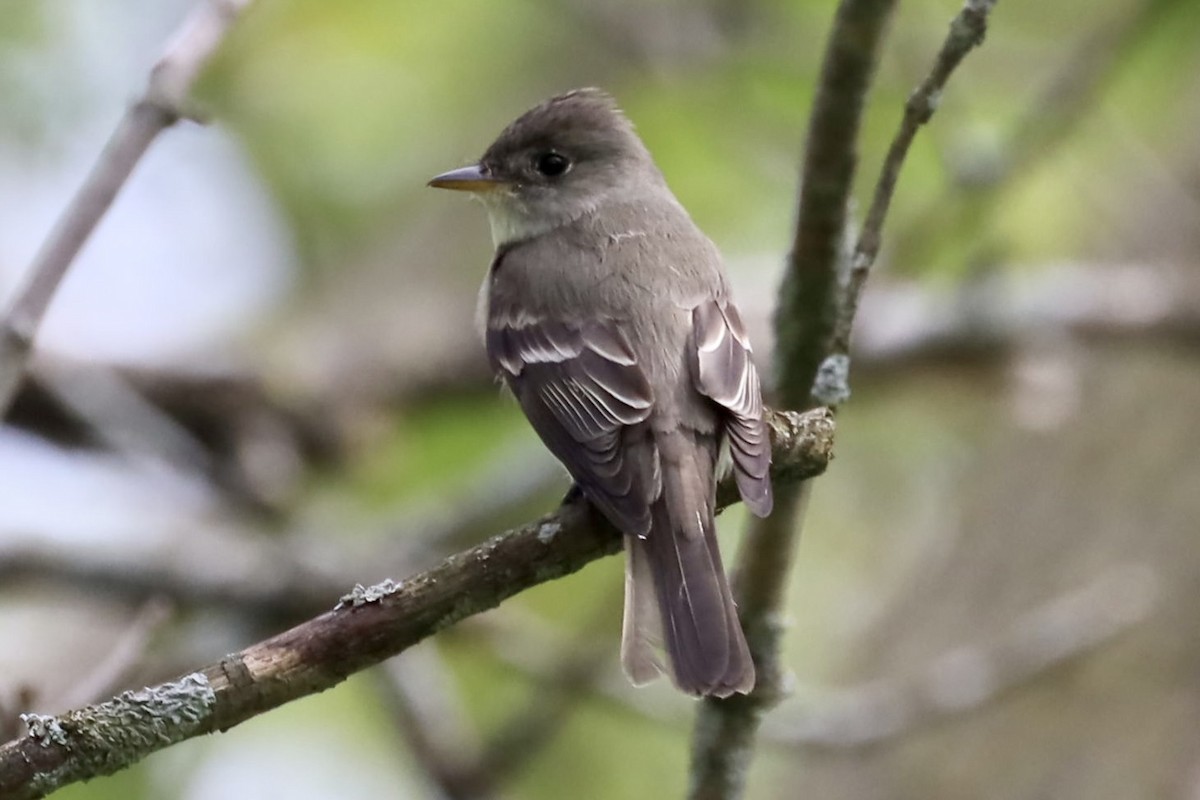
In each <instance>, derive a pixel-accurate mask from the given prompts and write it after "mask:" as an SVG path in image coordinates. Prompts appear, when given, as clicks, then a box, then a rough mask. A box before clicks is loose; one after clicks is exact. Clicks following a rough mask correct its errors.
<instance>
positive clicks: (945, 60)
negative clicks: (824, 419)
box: [829, 0, 996, 396]
mask: <svg viewBox="0 0 1200 800" xmlns="http://www.w3.org/2000/svg"><path fill="white" fill-rule="evenodd" d="M995 4H996V0H967V2H966V4H965V5H963V9H962V11H960V12H959V13H958V16H956V17H955V18H954V20H953V21H952V22H951V23H950V33H949V34H948V35H947V36H946V40H945V41H944V42H942V49H941V50H940V51H938V54H937V58H936V59H935V60H934V63H933V69H931V70H930V71H929V74H928V75H926V76H925V80H923V81H921V84H920V85H919V86H918V87H917V88H916V89H915V90H914V91H913V93H912V94H911V95H909V97H908V102H906V103H905V104H904V117H903V119H901V120H900V129H899V130H898V131H896V135H895V137H894V138H893V139H892V143H891V145H890V146H889V147H888V152H887V156H886V157H885V158H884V161H883V169H882V170H881V171H880V174H879V180H878V181H877V182H876V184H875V193H874V196H873V197H872V198H871V208H870V210H868V211H867V220H866V222H865V223H864V224H863V229H862V233H861V234H859V237H858V243H857V244H856V245H855V247H854V257H853V259H851V262H850V275H849V277H848V279H847V282H846V291H845V293H844V295H843V297H842V301H841V303H840V304H839V307H838V315H837V321H836V323H835V325H834V330H833V341H832V343H831V345H830V349H829V350H830V352H829V355H831V356H846V355H847V354H848V353H849V352H850V331H851V329H852V328H853V327H854V317H855V315H856V314H857V313H858V302H859V298H860V297H861V296H862V291H863V287H865V286H866V284H867V276H868V275H870V273H871V267H872V266H874V264H875V258H876V257H877V256H878V255H879V245H880V242H881V240H882V237H883V223H884V220H885V219H886V218H887V212H888V208H889V207H890V206H891V203H892V195H893V194H895V191H896V181H897V180H898V179H899V178H900V168H901V167H903V166H904V159H905V158H906V157H907V156H908V148H909V147H910V146H911V145H912V143H913V139H915V138H916V136H917V131H919V130H920V129H921V126H922V125H924V124H925V123H927V122H929V120H930V119H931V118H932V117H933V112H934V111H936V110H937V107H938V103H939V102H941V96H942V90H943V89H945V88H946V81H947V80H949V79H950V74H951V73H952V72H954V70H955V68H957V67H958V65H959V64H960V63H962V60H963V59H964V58H966V56H967V53H969V52H971V50H973V49H974V48H976V47H978V46H979V45H980V44H982V43H983V37H984V35H985V34H986V33H987V18H988V13H989V12H990V11H991V10H992V7H993V6H994V5H995ZM840 388H841V389H842V391H841V394H842V395H843V396H849V393H850V390H849V386H847V385H843V386H842V387H840Z"/></svg>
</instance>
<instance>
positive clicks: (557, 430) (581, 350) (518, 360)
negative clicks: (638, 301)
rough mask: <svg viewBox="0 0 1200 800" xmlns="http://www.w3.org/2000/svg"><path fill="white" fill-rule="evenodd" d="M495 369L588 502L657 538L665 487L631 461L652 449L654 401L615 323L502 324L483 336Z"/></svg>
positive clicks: (495, 321)
mask: <svg viewBox="0 0 1200 800" xmlns="http://www.w3.org/2000/svg"><path fill="white" fill-rule="evenodd" d="M485 339H486V343H487V350H488V356H489V358H490V359H491V362H492V366H493V368H494V369H496V370H497V371H498V372H500V373H501V375H502V376H503V377H504V379H505V381H506V382H507V383H508V384H509V386H510V387H511V388H512V390H513V393H514V394H515V395H516V396H517V400H518V401H519V402H520V403H521V407H522V409H523V410H524V411H525V415H526V416H527V417H528V418H529V421H530V423H531V424H532V425H533V427H534V430H536V431H537V433H538V435H539V436H541V438H542V441H544V442H545V443H546V446H547V447H548V448H549V449H550V451H551V452H552V453H554V455H555V456H557V457H558V459H559V460H560V461H562V462H563V464H564V465H565V466H566V467H567V470H568V471H569V472H570V473H571V476H572V477H573V478H574V479H575V481H576V482H577V483H579V485H580V486H581V487H582V488H583V489H584V490H585V491H586V493H587V495H588V497H589V498H590V499H591V500H592V502H594V503H595V504H596V505H597V506H598V507H599V508H600V509H601V511H603V512H604V513H605V514H606V515H607V516H608V517H609V518H610V519H611V520H612V521H613V522H614V524H616V525H617V526H618V527H619V528H621V529H622V530H623V531H625V532H626V533H627V534H632V535H640V536H644V535H646V534H647V533H648V532H649V529H650V504H651V503H652V502H653V501H654V499H655V498H656V497H657V496H658V493H659V491H660V482H661V478H660V477H659V475H658V473H657V470H656V469H654V468H653V467H652V471H651V473H650V474H648V475H638V474H636V471H637V469H639V466H638V464H639V463H643V464H651V465H654V464H656V463H657V459H656V458H651V459H637V458H633V457H631V455H630V454H631V452H632V451H633V450H634V449H636V448H638V447H653V444H652V442H651V440H650V438H649V435H648V433H647V432H644V431H640V430H639V428H638V426H639V423H642V422H644V421H646V419H648V418H649V416H650V411H651V408H652V406H653V405H654V396H653V393H652V392H651V389H650V384H649V382H648V381H647V380H646V376H645V374H644V373H643V371H642V369H641V367H640V366H639V364H638V360H637V357H636V356H635V354H634V352H633V349H632V348H631V347H630V345H629V342H628V341H627V340H626V338H625V336H624V334H623V333H622V332H621V330H620V328H619V327H618V326H617V324H616V323H615V322H614V321H612V320H589V321H587V322H582V323H572V322H564V321H561V320H552V319H542V318H538V317H535V316H532V315H530V314H528V313H522V314H515V315H507V316H496V317H493V318H492V319H490V320H489V321H488V328H487V331H486V335H485Z"/></svg>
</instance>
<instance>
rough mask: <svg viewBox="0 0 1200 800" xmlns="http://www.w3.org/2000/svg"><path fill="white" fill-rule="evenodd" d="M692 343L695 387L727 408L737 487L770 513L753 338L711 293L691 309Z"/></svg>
mask: <svg viewBox="0 0 1200 800" xmlns="http://www.w3.org/2000/svg"><path fill="white" fill-rule="evenodd" d="M692 349H693V353H694V361H693V379H694V383H695V386H696V389H697V390H698V391H699V392H701V393H702V394H704V395H707V396H708V397H709V398H711V399H712V400H713V401H714V402H715V403H717V404H718V405H719V406H721V407H722V408H723V409H724V410H725V412H726V413H725V414H724V415H723V416H724V419H723V423H724V431H725V434H726V440H727V441H728V443H729V450H730V454H731V455H732V457H733V470H734V477H735V479H736V480H737V485H738V491H739V492H740V493H741V495H742V499H743V500H744V501H745V503H746V505H747V506H748V507H749V508H750V510H751V511H753V512H754V513H755V514H757V515H759V516H766V515H767V514H769V513H771V505H772V498H771V482H770V475H769V473H770V467H771V443H770V439H769V437H768V436H767V429H766V423H765V422H764V420H763V406H762V389H761V387H760V385H759V381H758V372H757V370H755V368H754V361H753V360H752V359H751V357H750V339H749V337H748V336H747V335H746V329H745V326H744V325H743V324H742V319H741V317H740V316H739V315H738V312H737V308H736V307H734V305H733V303H732V302H730V301H729V300H726V299H717V298H711V299H708V300H706V301H704V302H702V303H700V304H699V305H698V306H696V308H694V309H693V310H692Z"/></svg>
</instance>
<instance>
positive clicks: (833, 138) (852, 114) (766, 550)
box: [690, 0, 996, 800]
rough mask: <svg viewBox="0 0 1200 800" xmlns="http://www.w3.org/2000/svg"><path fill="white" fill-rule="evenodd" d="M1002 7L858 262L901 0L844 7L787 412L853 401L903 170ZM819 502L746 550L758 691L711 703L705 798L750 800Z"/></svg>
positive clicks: (874, 221) (796, 300) (974, 4)
mask: <svg viewBox="0 0 1200 800" xmlns="http://www.w3.org/2000/svg"><path fill="white" fill-rule="evenodd" d="M995 2H996V0H966V3H965V5H964V6H963V9H962V11H960V12H959V14H958V16H956V17H955V18H954V20H953V21H952V23H951V25H950V33H949V35H948V36H947V37H946V40H945V42H944V43H943V45H942V48H941V50H940V52H939V53H938V56H937V59H936V60H935V62H934V66H933V68H932V69H931V70H930V73H929V75H928V76H927V77H926V78H925V80H924V81H922V82H921V84H920V86H918V87H917V89H916V90H915V91H914V92H913V94H912V95H911V96H910V97H909V100H908V102H907V104H906V105H905V113H904V117H903V119H902V121H901V124H900V128H899V130H898V131H897V133H896V135H895V137H894V139H893V141H892V144H891V147H890V148H889V150H888V154H887V157H886V159H885V161H884V165H883V169H882V172H881V175H880V177H879V180H878V182H877V184H876V187H875V192H874V196H873V199H872V203H871V207H870V210H869V212H868V214H867V220H866V223H865V225H864V228H863V232H862V234H861V236H860V237H859V239H858V242H857V244H856V245H855V247H854V251H853V256H852V258H851V259H850V261H849V263H848V264H847V263H846V261H845V258H844V249H843V243H844V241H845V238H846V233H847V203H848V200H849V197H850V191H851V188H852V184H853V179H854V170H855V165H856V162H857V151H856V143H857V141H858V130H859V127H860V124H861V119H862V113H863V106H864V103H865V98H866V94H867V90H868V88H869V86H870V82H871V78H872V76H873V74H874V69H875V64H876V62H877V60H878V53H879V49H880V46H881V44H882V41H883V35H884V31H885V29H886V27H887V22H888V20H889V18H890V16H891V12H892V9H893V7H894V0H843V2H842V3H841V5H840V6H839V7H838V13H837V16H836V18H835V20H834V25H833V29H832V31H831V32H830V38H829V43H828V45H827V49H826V52H825V61H824V64H823V66H822V70H821V82H820V85H819V87H818V90H817V97H816V102H815V105H814V108H813V112H812V117H811V120H810V124H809V132H808V140H807V146H806V155H805V162H804V172H803V185H802V186H801V190H800V208H799V212H798V215H797V222H796V234H795V240H794V244H793V247H792V253H791V257H790V259H789V263H788V270H787V272H786V274H785V276H784V280H783V284H782V285H781V287H780V292H779V295H780V296H779V305H778V308H777V310H776V315H775V329H776V337H777V340H776V374H777V379H778V391H779V394H780V399H781V402H782V403H783V404H784V405H786V406H804V407H808V406H812V405H816V404H820V403H830V404H836V403H838V402H841V401H843V400H844V399H846V397H848V396H849V388H848V385H847V376H848V369H849V359H848V351H849V342H850V331H851V328H852V326H853V322H854V316H855V312H856V311H857V308H858V300H859V295H860V294H861V292H862V289H863V287H864V285H865V283H866V279H867V276H868V275H869V273H870V268H871V266H872V265H873V264H874V261H875V257H876V255H877V254H878V252H879V245H880V239H881V235H882V230H883V223H884V220H885V219H886V217H887V211H888V207H889V205H890V203H891V198H892V194H893V192H894V191H895V187H896V181H897V180H898V178H899V174H900V168H901V166H902V165H903V163H904V159H905V157H906V156H907V154H908V148H909V146H910V145H911V144H912V141H913V139H914V137H915V136H916V133H917V131H918V130H919V129H920V127H921V125H923V124H925V123H926V122H928V121H929V119H930V117H931V116H932V115H933V112H934V110H935V108H936V107H937V101H938V99H939V97H940V94H941V91H942V89H943V88H944V86H945V84H946V81H947V79H948V78H949V76H950V74H951V73H952V72H953V71H954V69H955V68H956V67H957V66H958V64H959V63H960V62H961V61H962V59H963V58H964V57H965V56H966V54H967V53H968V52H970V50H971V49H972V48H974V47H975V46H977V45H978V44H979V43H980V42H982V41H983V37H984V32H985V31H986V27H987V15H988V13H989V12H990V11H991V9H992V7H993V6H994V5H995ZM843 276H844V280H843ZM810 493H811V482H808V481H805V482H802V483H799V484H792V485H789V486H786V487H780V490H779V491H778V492H777V494H776V501H775V513H774V514H773V515H772V516H771V517H770V518H768V519H765V520H757V521H756V522H755V524H753V525H752V526H751V528H750V530H749V532H748V535H747V539H746V542H745V544H744V545H743V548H742V552H741V555H740V560H739V564H738V572H737V581H738V590H739V592H738V601H739V610H740V613H741V617H742V622H743V625H744V626H745V628H746V638H747V641H748V643H749V645H750V650H751V652H752V653H753V655H754V661H755V664H756V666H757V667H758V683H757V685H756V686H755V688H754V691H753V692H751V693H750V694H749V695H746V696H743V697H731V698H728V699H725V700H716V699H709V700H706V701H705V703H704V705H703V706H702V707H701V709H700V713H699V717H698V719H697V722H696V732H695V738H694V741H693V750H692V776H691V790H690V796H691V797H692V798H694V800H724V799H725V798H736V797H739V796H741V795H742V793H743V791H744V788H745V777H746V771H747V767H748V765H749V762H750V758H751V756H752V755H753V746H754V739H755V736H756V734H757V731H758V727H759V721H760V719H761V716H762V714H763V713H764V712H765V711H766V710H768V709H769V708H771V707H772V706H774V705H775V704H777V703H778V702H779V700H780V699H781V698H782V697H783V694H784V688H783V686H784V684H783V670H782V667H781V665H780V663H779V649H780V647H779V644H780V636H781V619H782V616H783V611H784V608H785V599H786V597H785V595H786V589H787V582H788V576H789V574H790V571H791V562H792V554H793V551H794V549H795V543H796V539H797V538H798V536H799V531H800V527H801V523H802V522H803V514H804V507H805V504H806V502H807V500H808V497H809V495H810Z"/></svg>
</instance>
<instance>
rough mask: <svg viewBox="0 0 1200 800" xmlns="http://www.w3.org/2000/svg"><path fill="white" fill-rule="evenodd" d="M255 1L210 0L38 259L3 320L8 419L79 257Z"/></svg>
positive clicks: (2, 388)
mask: <svg viewBox="0 0 1200 800" xmlns="http://www.w3.org/2000/svg"><path fill="white" fill-rule="evenodd" d="M250 2H251V0H203V2H202V4H201V5H200V6H198V7H197V8H196V9H195V10H194V11H192V13H191V14H190V15H189V16H188V18H187V19H186V20H185V21H184V23H183V25H182V26H181V27H180V29H179V31H178V32H177V33H176V34H175V36H174V37H173V38H172V39H171V41H170V43H169V44H168V45H167V47H166V49H165V51H164V52H163V54H162V56H161V57H160V58H159V59H158V61H157V62H156V63H155V65H154V68H153V69H152V70H151V72H150V80H149V82H148V83H147V85H146V90H145V92H144V93H143V95H142V97H141V98H139V99H138V100H137V101H136V102H135V103H134V104H133V105H132V106H130V108H129V110H128V111H126V112H125V116H124V117H123V118H122V119H121V121H120V123H118V125H117V129H116V130H115V131H114V132H113V135H112V137H111V138H110V139H109V140H108V144H107V145H105V148H104V150H103V152H101V154H100V157H99V158H98V159H97V161H96V164H95V166H94V167H93V168H92V171H91V173H90V174H89V175H88V176H87V178H86V179H85V180H84V182H83V185H82V186H81V187H79V191H78V192H77V193H76V194H75V197H74V198H73V199H72V200H71V203H70V204H69V205H68V206H67V208H66V210H65V211H64V212H63V214H62V216H61V217H60V218H59V220H58V222H57V223H56V224H55V226H54V229H53V230H52V231H51V232H50V235H49V237H48V238H47V239H46V242H45V243H44V244H43V245H42V249H41V250H40V251H38V254H37V256H35V257H34V260H33V263H32V265H30V268H29V271H28V273H27V276H26V278H25V279H24V282H23V283H22V285H21V286H20V288H19V289H18V290H17V293H16V295H15V297H14V300H13V302H12V305H11V306H9V309H8V311H7V313H6V314H5V315H4V317H3V319H0V418H2V417H3V416H4V414H6V413H7V412H8V408H9V406H10V405H12V401H13V397H14V396H15V395H16V392H17V388H18V387H19V386H20V385H21V377H22V375H23V374H24V372H25V366H26V364H28V362H29V356H30V353H31V352H32V350H33V339H34V336H36V335H37V330H38V327H39V326H40V325H41V323H42V319H43V318H44V317H45V316H46V310H47V309H48V308H49V307H50V301H51V300H53V299H54V294H55V292H57V291H58V287H59V286H60V285H61V284H62V280H63V278H65V277H66V275H67V271H68V269H70V267H71V264H72V262H74V260H75V257H76V256H77V255H78V254H79V251H80V250H81V249H82V248H83V245H84V244H85V243H86V242H87V240H88V237H90V236H91V234H92V231H93V230H95V228H96V225H97V224H99V222H100V220H101V218H103V216H104V214H105V213H106V212H107V211H108V209H109V207H110V206H111V205H112V203H113V200H114V199H115V198H116V196H117V193H118V192H119V191H120V190H121V187H123V186H124V185H125V182H126V181H127V180H128V179H129V176H130V174H131V173H132V172H133V169H134V167H136V166H137V164H138V162H139V161H141V159H142V156H143V155H145V153H146V150H147V149H149V147H150V144H151V143H152V142H153V141H154V139H155V138H156V137H157V136H158V134H160V133H161V132H162V131H164V130H165V129H167V128H169V127H171V126H172V125H174V124H175V123H176V122H177V121H178V120H179V119H181V118H182V117H184V116H185V114H186V104H187V101H188V93H189V92H190V91H191V88H192V84H193V83H194V82H195V80H196V76H197V75H198V74H199V72H200V70H201V68H202V67H203V66H204V65H205V64H206V63H207V62H208V59H209V58H210V57H211V56H212V54H213V52H214V51H215V50H216V49H217V47H218V46H219V45H220V44H221V42H222V41H223V40H224V38H225V35H226V34H227V33H228V32H229V29H230V28H232V27H233V23H234V22H235V21H236V20H237V17H238V15H239V14H241V12H242V11H244V10H245V9H246V7H247V6H249V5H250Z"/></svg>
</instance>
